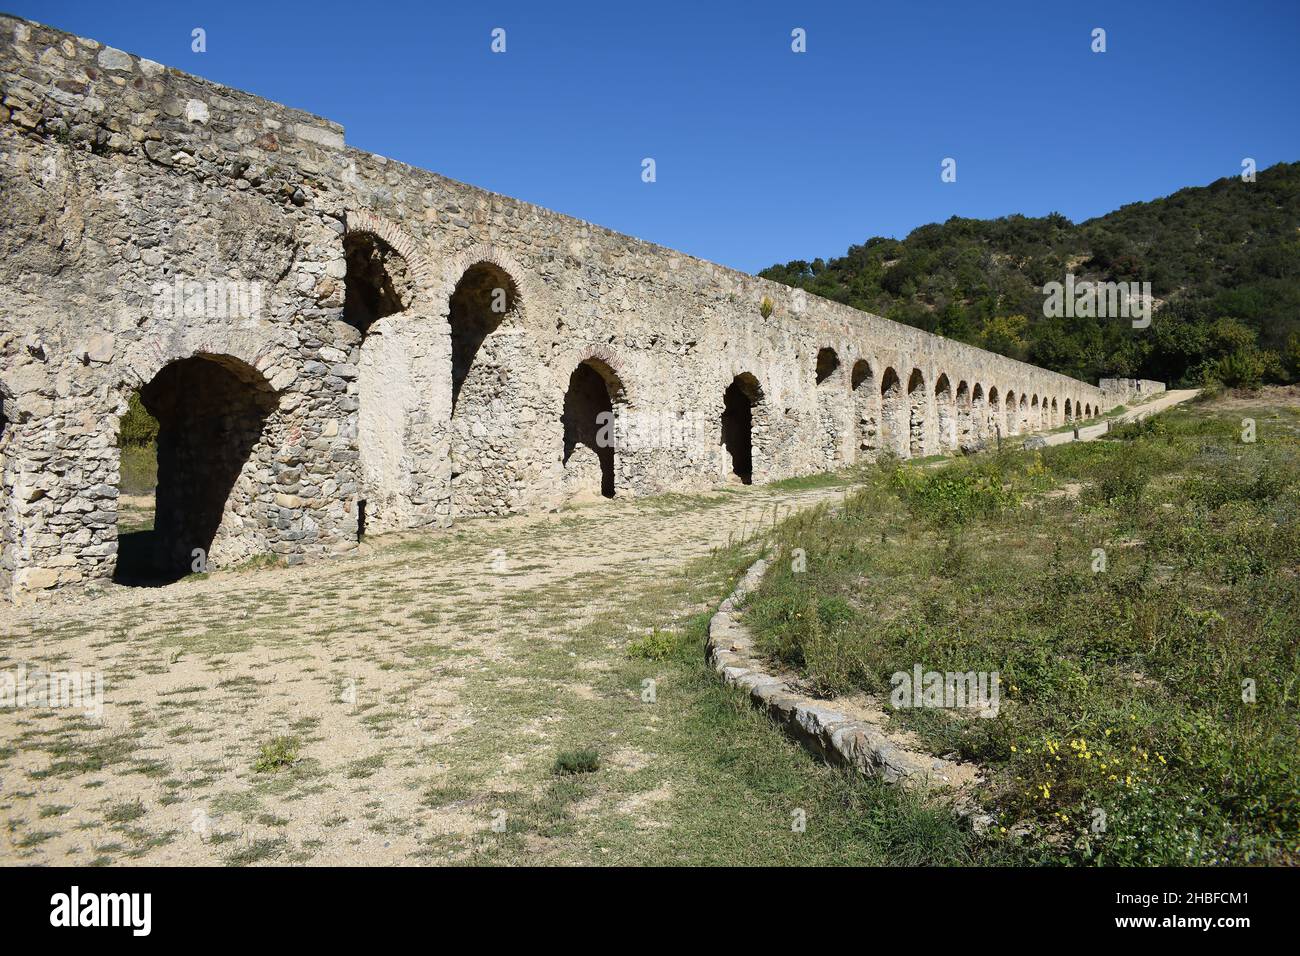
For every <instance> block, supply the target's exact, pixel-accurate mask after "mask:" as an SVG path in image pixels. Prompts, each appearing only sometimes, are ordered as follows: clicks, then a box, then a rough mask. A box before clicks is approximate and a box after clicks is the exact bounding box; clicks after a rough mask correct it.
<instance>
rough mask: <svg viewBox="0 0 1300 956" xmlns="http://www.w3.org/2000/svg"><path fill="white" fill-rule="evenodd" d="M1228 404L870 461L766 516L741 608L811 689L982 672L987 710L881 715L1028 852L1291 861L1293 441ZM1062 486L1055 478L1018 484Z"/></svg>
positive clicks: (1299, 512)
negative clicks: (763, 559) (951, 764)
mask: <svg viewBox="0 0 1300 956" xmlns="http://www.w3.org/2000/svg"><path fill="white" fill-rule="evenodd" d="M1240 417H1241V414H1240V412H1238V413H1237V414H1227V413H1224V414H1216V413H1215V412H1214V410H1213V406H1198V407H1197V408H1196V409H1194V410H1185V409H1184V410H1175V411H1170V412H1167V413H1165V414H1164V415H1162V416H1160V417H1159V418H1154V419H1148V420H1145V421H1143V422H1141V423H1137V424H1135V425H1132V426H1126V427H1124V428H1119V429H1116V430H1115V431H1114V432H1112V433H1111V434H1110V435H1109V436H1108V437H1107V439H1105V440H1102V441H1097V442H1092V443H1086V444H1085V443H1075V444H1067V445H1063V446H1056V447H1052V448H1047V449H1043V450H1042V451H1041V452H1025V451H1017V452H1009V453H1007V454H1005V455H999V456H995V457H993V458H991V459H989V460H987V461H983V462H980V461H973V462H964V461H963V462H954V463H953V465H951V466H949V469H947V471H946V472H936V473H933V474H925V475H920V474H915V473H912V472H911V470H910V469H907V468H906V467H905V466H903V467H897V468H895V467H891V466H886V467H884V468H882V469H881V472H880V474H879V476H878V477H875V478H869V479H868V480H867V481H866V483H865V484H864V486H863V487H862V488H861V489H860V490H859V491H857V492H855V493H854V494H852V495H850V496H849V497H848V499H847V500H846V501H845V503H844V505H843V506H842V507H841V508H840V509H838V510H837V511H835V512H831V511H830V510H827V509H822V510H819V511H816V512H812V513H806V514H803V515H799V516H796V517H794V518H792V519H790V520H788V521H786V522H783V523H782V525H781V526H780V527H779V528H778V529H777V531H776V533H775V534H774V536H773V537H774V554H775V559H774V560H773V561H772V563H771V567H770V570H769V571H768V573H767V575H766V576H765V578H764V581H763V582H762V584H761V586H760V587H759V589H758V590H757V591H756V592H755V593H754V594H753V595H751V597H750V600H749V601H748V602H747V606H746V609H745V614H746V620H747V622H748V623H749V624H750V625H751V627H752V628H753V629H754V631H755V636H756V639H757V641H758V644H759V646H760V649H762V650H763V651H764V652H766V653H767V654H769V655H770V656H771V657H773V658H775V659H778V660H780V661H782V662H784V663H786V664H787V665H789V666H791V667H794V668H796V669H797V670H798V671H799V672H800V674H801V675H802V677H803V678H804V679H805V680H806V681H808V682H809V683H810V684H811V685H813V686H814V687H815V688H816V689H818V690H820V691H821V692H822V693H825V694H828V695H837V694H843V693H850V692H866V693H869V694H874V695H876V696H877V697H878V698H880V699H882V700H884V699H887V698H888V695H889V692H890V690H891V680H890V678H891V675H893V674H895V673H898V672H908V671H910V670H911V669H912V668H913V666H914V665H916V664H918V663H919V664H921V665H922V666H923V668H924V669H925V670H927V671H929V670H934V671H941V672H942V671H955V672H959V673H967V672H971V671H975V672H980V671H986V672H998V673H999V674H1000V677H1001V685H1002V707H1001V709H1000V712H999V715H998V716H997V717H996V718H994V719H979V718H976V717H974V716H973V715H968V714H963V713H959V712H955V711H934V710H925V709H917V710H899V711H897V712H896V713H895V717H894V720H895V721H896V722H898V723H900V724H902V725H903V726H905V727H908V728H910V729H911V730H913V731H914V732H916V733H917V734H918V735H920V737H921V738H922V739H923V740H924V741H925V742H926V743H927V745H928V746H929V747H930V749H931V750H932V752H935V753H948V752H952V751H956V752H957V753H958V754H959V755H961V756H963V757H965V758H968V759H976V760H979V761H981V762H982V763H984V764H985V765H986V766H987V767H989V768H990V770H991V771H992V774H991V783H990V786H989V787H988V789H987V791H986V793H985V799H986V802H987V804H988V806H989V808H990V809H991V810H992V811H993V812H994V813H995V814H997V815H998V816H999V819H1000V823H999V828H998V830H997V832H1001V829H1000V827H1001V826H1006V827H1007V828H1008V830H1013V829H1015V827H1016V825H1022V826H1026V827H1028V830H1029V832H1030V833H1031V837H1030V839H1029V840H1028V841H1026V842H1025V843H1024V844H1023V845H1022V846H1021V847H1020V849H1019V850H1018V851H1017V852H1021V853H1024V854H1025V855H1026V856H1027V858H1029V859H1033V860H1035V861H1039V862H1058V863H1103V864H1110V865H1154V864H1160V865H1179V864H1182V865H1186V864H1222V863H1230V864H1257V863H1286V862H1291V863H1294V862H1296V861H1297V860H1298V859H1300V787H1297V786H1296V784H1295V781H1296V780H1297V779H1300V751H1298V750H1297V748H1296V746H1295V742H1296V739H1297V718H1296V706H1297V696H1296V684H1297V677H1296V675H1297V672H1298V671H1300V661H1298V660H1297V657H1296V644H1295V630H1294V622H1295V621H1296V620H1300V587H1297V579H1296V568H1297V567H1300V437H1298V436H1297V435H1296V434H1295V432H1294V430H1292V429H1289V428H1287V427H1285V426H1284V425H1283V424H1282V417H1281V416H1279V415H1277V413H1273V415H1272V417H1271V418H1270V417H1269V415H1268V414H1267V413H1261V414H1259V415H1258V416H1257V418H1258V419H1259V421H1260V431H1259V437H1258V440H1257V441H1256V442H1255V443H1253V444H1252V443H1245V442H1242V441H1241V440H1240ZM1270 421H1272V422H1275V423H1276V424H1273V425H1269V424H1268V423H1269V422H1270ZM1066 481H1070V482H1076V483H1081V484H1082V485H1083V486H1084V487H1083V491H1082V493H1081V494H1080V495H1079V496H1078V497H1077V498H1075V497H1071V496H1068V495H1067V496H1060V495H1058V496H1054V497H1051V496H1049V497H1044V496H1043V495H1042V494H1041V492H1044V491H1048V490H1050V489H1052V488H1053V487H1055V486H1059V485H1060V484H1061V483H1063V482H1066ZM918 519H921V520H918ZM796 552H798V554H801V555H802V560H796V557H797V553H796ZM1243 688H1246V689H1253V690H1252V691H1251V692H1253V694H1254V696H1253V699H1251V700H1247V699H1246V697H1247V696H1249V694H1247V693H1244V692H1243ZM1097 810H1101V811H1103V813H1104V815H1105V819H1106V821H1107V823H1106V826H1105V828H1104V830H1102V832H1094V831H1093V829H1092V826H1091V825H1092V823H1093V821H1094V820H1095V819H1098V816H1097V814H1096V813H1095V811H1097Z"/></svg>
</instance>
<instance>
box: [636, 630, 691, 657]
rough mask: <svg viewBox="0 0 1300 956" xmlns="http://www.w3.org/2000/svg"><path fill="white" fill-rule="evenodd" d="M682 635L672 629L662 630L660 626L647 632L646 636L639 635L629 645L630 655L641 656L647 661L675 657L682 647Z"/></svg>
mask: <svg viewBox="0 0 1300 956" xmlns="http://www.w3.org/2000/svg"><path fill="white" fill-rule="evenodd" d="M681 646H682V635H681V634H680V633H674V632H672V631H661V630H659V629H658V628H656V629H655V630H653V631H652V632H651V633H649V634H647V635H646V636H645V637H639V638H637V639H636V640H634V641H631V642H629V643H628V645H627V653H628V656H629V657H639V658H641V659H642V660H647V661H662V660H667V659H668V658H670V657H673V656H675V655H676V654H677V652H678V651H679V650H680V649H681Z"/></svg>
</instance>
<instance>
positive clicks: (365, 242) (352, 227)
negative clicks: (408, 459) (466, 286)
mask: <svg viewBox="0 0 1300 956" xmlns="http://www.w3.org/2000/svg"><path fill="white" fill-rule="evenodd" d="M346 226H347V229H346V231H345V232H344V234H343V259H344V279H343V312H342V316H341V318H342V320H343V326H342V327H340V328H339V329H338V333H339V337H338V340H337V341H336V342H335V343H334V345H335V346H337V348H335V349H332V350H331V349H324V350H322V352H321V358H322V359H323V360H324V361H332V362H333V363H335V365H338V366H343V367H346V366H347V365H353V366H355V375H356V389H357V394H356V410H355V416H356V422H355V427H354V428H353V431H354V432H355V434H356V441H357V459H358V462H357V464H358V470H359V472H360V473H359V475H358V478H359V480H360V485H359V489H358V493H357V537H358V538H360V537H361V536H363V535H364V534H365V532H366V528H367V526H368V525H377V526H379V527H380V528H393V527H398V526H400V523H399V522H398V521H397V519H396V515H395V514H390V512H396V511H397V510H398V507H397V502H398V501H400V500H402V498H403V494H402V489H403V488H404V486H405V485H406V483H407V478H408V476H407V472H408V470H409V466H408V465H405V464H404V458H405V455H406V448H405V441H406V437H407V434H406V433H407V421H406V414H407V402H405V401H403V399H402V396H404V395H405V394H406V393H407V392H408V391H409V385H408V381H407V379H408V377H409V375H410V368H409V360H410V355H409V353H410V343H409V342H408V341H406V340H405V337H404V336H403V335H402V334H401V332H400V329H401V325H400V324H397V325H394V321H396V320H395V319H394V317H397V316H402V315H405V314H406V313H408V312H409V310H410V309H411V308H412V306H413V305H414V304H415V303H416V301H417V300H418V299H420V298H421V297H422V296H425V295H427V294H428V289H429V285H430V282H429V278H430V277H429V268H428V262H427V260H425V259H424V257H423V256H422V255H421V253H420V252H419V250H418V249H417V248H416V246H415V243H414V241H413V240H412V239H411V237H410V236H408V235H407V234H406V233H405V232H403V231H402V230H401V229H399V228H398V227H397V226H395V225H394V224H393V223H391V222H389V221H388V220H386V219H383V218H382V217H379V216H376V215H375V214H374V213H370V212H367V211H365V210H357V211H349V212H348V214H347V217H346ZM350 427H351V426H350Z"/></svg>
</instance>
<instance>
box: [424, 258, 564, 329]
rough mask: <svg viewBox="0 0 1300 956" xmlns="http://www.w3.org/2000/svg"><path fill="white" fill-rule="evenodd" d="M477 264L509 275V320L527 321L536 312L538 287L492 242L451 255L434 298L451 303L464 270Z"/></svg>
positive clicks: (513, 260)
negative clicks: (511, 293) (510, 294)
mask: <svg viewBox="0 0 1300 956" xmlns="http://www.w3.org/2000/svg"><path fill="white" fill-rule="evenodd" d="M478 265H488V266H493V267H495V268H496V269H498V270H500V271H501V273H503V274H504V275H506V276H509V277H510V282H511V284H512V285H513V287H514V290H515V295H514V297H513V298H514V300H513V301H512V303H511V310H510V312H511V322H512V324H514V325H522V324H523V323H525V322H527V321H528V320H529V319H530V318H531V317H532V315H533V312H534V311H535V307H536V304H537V302H538V301H539V297H540V290H539V289H538V288H537V287H536V286H535V284H534V283H533V281H532V279H531V277H530V273H529V272H528V270H526V269H524V267H523V266H522V265H521V264H520V263H519V262H518V261H517V260H516V259H515V258H514V257H513V256H511V255H509V254H508V253H506V252H505V251H504V250H501V249H498V248H497V247H496V246H495V245H493V244H492V243H477V244H475V245H473V246H470V247H469V248H468V249H465V250H463V251H462V252H460V253H459V254H457V255H456V256H454V257H452V258H451V259H450V260H449V261H448V263H447V265H446V267H445V269H444V271H443V276H442V280H441V281H440V282H439V283H438V287H437V288H438V291H437V292H436V293H434V299H435V300H436V301H437V302H440V303H450V302H451V298H452V296H453V295H455V293H456V287H457V286H459V285H460V283H461V280H462V279H464V277H465V273H467V272H469V270H470V269H472V268H474V267H475V266H478Z"/></svg>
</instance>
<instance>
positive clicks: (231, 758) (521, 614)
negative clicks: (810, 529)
mask: <svg viewBox="0 0 1300 956" xmlns="http://www.w3.org/2000/svg"><path fill="white" fill-rule="evenodd" d="M838 494H842V491H840V490H838V489H833V488H821V489H817V490H802V491H780V490H774V489H764V488H743V489H725V490H720V491H718V492H716V493H713V494H706V495H695V496H667V497H664V498H657V499H649V500H645V501H640V502H601V503H599V504H593V505H590V506H584V507H580V508H578V509H576V510H570V511H565V512H560V513H557V514H548V515H540V516H527V517H514V518H508V519H492V520H477V521H469V522H466V523H464V524H461V525H460V526H458V527H457V528H455V529H452V530H448V531H444V532H437V533H433V534H426V535H422V536H406V537H402V536H390V537H386V538H381V539H377V540H376V541H374V542H373V543H370V544H368V545H366V546H365V547H364V548H363V550H362V553H360V554H358V555H357V556H354V557H350V558H344V559H338V560H335V561H331V562H322V563H315V564H309V565H307V566H305V567H301V566H300V567H296V568H271V569H263V570H258V571H247V572H229V573H215V574H212V575H210V576H198V577H193V578H189V579H186V580H183V581H181V582H178V583H176V584H172V585H168V586H166V587H158V588H127V587H122V586H117V585H109V584H105V585H101V586H99V587H97V588H96V589H95V590H93V591H88V592H84V593H81V594H78V595H69V596H59V597H55V598H53V599H50V600H47V601H43V602H41V603H39V604H37V605H35V606H31V607H24V608H14V607H3V608H0V638H2V640H0V672H8V673H11V674H12V673H15V672H16V671H17V670H18V668H20V667H23V666H25V667H26V668H28V670H29V671H34V670H37V669H40V670H44V671H47V672H48V671H68V672H95V673H100V674H102V675H103V681H104V683H103V708H102V718H98V719H97V718H96V716H95V715H93V714H87V713H83V711H82V710H81V709H78V708H73V707H59V708H51V707H30V706H29V707H19V708H13V707H5V708H0V821H2V822H3V826H2V827H0V863H4V864H11V865H12V864H15V863H22V864H60V863H68V864H73V863H75V864H88V863H100V864H123V863H134V862H139V863H144V864H205V863H232V864H245V863H258V862H279V863H284V862H305V863H315V864H387V863H394V864H400V863H419V862H437V861H439V860H442V861H447V860H451V861H456V860H462V859H465V858H466V857H467V856H470V855H472V854H473V853H474V852H475V850H476V847H477V848H481V847H482V845H483V844H484V843H485V842H487V841H491V840H492V839H494V838H495V836H496V832H497V831H496V830H494V827H496V828H497V829H500V828H501V827H502V826H503V825H504V821H506V820H507V819H509V818H510V817H511V816H514V817H515V818H516V819H518V818H519V817H520V816H521V815H522V816H524V817H527V818H528V819H530V820H534V821H535V820H538V819H540V818H542V817H544V816H545V815H546V813H547V812H549V811H548V810H547V809H546V808H545V807H544V806H543V807H541V808H540V809H539V801H542V802H544V801H545V800H546V799H547V794H548V792H549V790H548V788H551V787H552V786H553V784H554V779H555V777H554V774H553V772H552V765H553V763H554V760H555V757H556V754H557V751H558V750H560V749H561V748H563V747H565V746H568V745H588V744H590V745H594V746H596V748H597V749H598V750H599V751H600V752H601V754H602V758H603V760H604V761H605V765H606V768H607V770H606V776H607V778H609V779H611V780H612V782H611V783H610V784H609V785H607V786H605V787H603V788H602V789H601V790H600V791H599V796H598V797H595V798H592V799H588V800H586V801H584V802H583V803H580V804H578V805H577V806H575V807H572V808H569V809H568V810H566V811H564V815H565V818H566V821H567V823H568V824H569V825H570V826H571V827H572V828H573V829H574V830H575V831H576V832H575V835H574V837H573V839H571V840H569V841H568V842H567V843H566V846H567V847H570V848H571V847H573V846H584V847H591V848H592V850H591V852H592V853H596V852H598V848H599V847H600V846H601V845H602V841H605V842H608V840H607V838H608V839H618V838H622V837H620V834H623V833H624V831H627V830H629V829H631V830H633V831H635V830H637V829H646V828H649V829H652V828H654V827H655V826H656V825H658V824H657V822H656V821H659V820H661V819H662V818H663V817H664V816H665V815H667V814H668V813H669V812H670V810H671V804H672V802H673V801H674V799H675V797H676V794H677V792H678V791H680V790H681V789H682V788H683V787H684V786H685V785H686V783H687V782H686V781H684V780H681V779H678V778H677V777H675V773H680V770H678V771H674V770H672V769H670V768H669V765H670V764H671V763H672V761H670V760H667V759H666V755H667V753H668V750H669V749H670V748H671V743H670V738H671V737H672V736H673V735H672V733H669V732H665V731H671V729H672V728H671V721H672V720H673V719H675V718H673V717H672V716H671V715H670V711H669V709H667V708H662V709H659V710H656V709H655V708H653V707H649V708H648V707H646V706H645V704H644V703H643V694H642V693H641V690H640V688H638V687H636V686H632V687H628V686H626V680H627V678H626V675H625V674H624V673H623V670H622V668H621V666H620V665H621V664H622V663H623V662H625V661H626V658H627V655H626V646H627V644H628V642H629V641H630V640H632V639H636V638H639V637H642V636H644V634H645V633H646V631H647V629H648V628H650V627H654V626H659V625H662V626H664V627H666V628H668V629H669V630H671V629H673V628H675V627H678V626H680V623H681V621H682V620H684V619H685V618H686V617H688V616H690V615H692V614H697V613H699V612H700V611H701V610H703V609H705V608H706V607H707V605H708V602H709V601H716V600H717V599H718V598H719V597H720V595H721V594H723V593H725V589H726V587H727V586H729V582H727V581H725V580H721V579H720V580H717V581H713V582H707V585H708V586H707V587H704V588H703V589H702V591H701V592H700V593H699V594H696V595H693V597H694V598H703V599H702V600H698V601H693V602H687V603H678V604H676V605H663V604H662V600H663V599H662V595H660V593H659V592H660V590H661V589H662V584H663V582H664V581H665V580H666V579H668V578H670V577H672V576H674V575H680V573H681V571H682V569H683V568H684V567H685V566H686V565H687V564H688V563H689V562H691V561H692V560H693V559H695V558H697V557H699V556H701V555H707V554H708V553H709V552H710V550H711V549H714V548H717V547H718V546H722V545H726V544H728V543H729V542H730V541H733V540H737V539H739V538H741V537H742V536H746V535H750V534H753V533H754V532H755V530H756V529H757V528H758V527H759V526H760V525H763V524H767V525H769V526H770V524H771V522H772V520H773V518H774V511H773V509H774V508H777V509H781V510H782V511H788V510H789V509H792V508H799V507H806V506H809V505H812V504H815V503H817V502H820V501H824V500H828V499H830V498H833V497H834V496H835V495H838ZM137 510H140V511H146V510H147V509H146V508H145V507H144V505H143V504H142V505H140V507H139V508H137ZM678 600H680V596H679V599H678ZM83 703H85V702H83ZM277 740H278V741H279V742H278V743H277ZM525 829H527V828H525ZM546 829H547V828H546V827H545V826H540V825H539V826H538V827H537V831H538V833H539V834H540V833H544V832H546ZM611 834H612V836H611ZM629 839H630V838H629ZM521 852H522V857H523V858H526V859H529V860H530V861H534V862H540V861H543V860H547V859H550V858H552V857H554V858H555V859H556V861H559V862H568V861H569V859H570V858H571V855H572V851H571V849H564V850H560V849H555V850H554V852H552V851H551V850H550V849H548V841H547V840H546V839H545V838H544V837H542V836H540V835H537V836H530V835H529V834H528V833H525V834H524V838H523V844H522V851H520V850H519V845H518V841H517V840H516V855H517V856H518V855H519V853H521Z"/></svg>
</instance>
